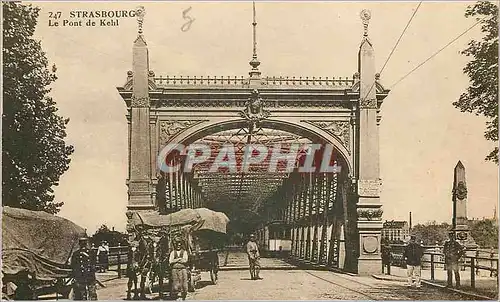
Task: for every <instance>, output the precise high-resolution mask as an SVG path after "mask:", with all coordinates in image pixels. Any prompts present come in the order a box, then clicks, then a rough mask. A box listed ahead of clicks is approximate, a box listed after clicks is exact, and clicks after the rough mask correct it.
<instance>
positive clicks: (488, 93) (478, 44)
mask: <svg viewBox="0 0 500 302" xmlns="http://www.w3.org/2000/svg"><path fill="white" fill-rule="evenodd" d="M465 16H466V17H467V18H469V17H475V18H476V19H477V20H478V21H479V20H481V21H480V24H481V31H482V33H483V37H482V39H481V40H480V41H476V40H472V41H470V42H469V44H468V45H469V46H468V47H467V49H465V50H464V51H462V54H464V55H466V56H467V57H472V59H471V61H470V62H468V63H467V64H466V66H465V68H464V73H465V74H467V75H468V76H469V80H470V86H469V87H468V88H467V91H466V92H464V93H463V94H462V95H461V96H460V98H459V99H458V101H456V102H454V103H453V105H454V106H455V107H456V108H458V109H460V111H462V112H471V113H472V112H473V113H475V114H476V115H484V116H485V117H486V118H487V119H488V121H487V122H486V131H485V133H484V136H485V138H486V139H487V140H491V141H495V142H496V141H498V6H497V5H496V4H495V3H494V2H488V1H479V2H477V3H476V4H474V5H472V6H469V7H468V8H467V10H466V12H465ZM483 18H484V19H483ZM486 160H491V161H494V162H496V163H497V164H498V147H495V148H494V150H492V151H491V152H490V154H489V155H488V156H486Z"/></svg>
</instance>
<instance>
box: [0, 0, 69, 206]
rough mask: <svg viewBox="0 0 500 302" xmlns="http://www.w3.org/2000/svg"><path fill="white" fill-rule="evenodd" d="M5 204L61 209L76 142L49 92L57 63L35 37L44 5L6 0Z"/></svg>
mask: <svg viewBox="0 0 500 302" xmlns="http://www.w3.org/2000/svg"><path fill="white" fill-rule="evenodd" d="M2 5H3V49H2V53H3V84H4V85H3V115H2V125H3V127H2V144H3V148H2V199H3V205H6V206H12V207H19V208H25V209H30V210H43V211H46V212H49V213H57V212H58V211H59V208H60V207H61V206H62V205H63V203H62V202H57V201H55V200H54V194H53V189H52V188H53V186H57V185H58V181H59V177H60V176H61V175H62V174H63V173H64V172H65V171H66V170H67V169H68V167H69V166H68V165H69V162H70V159H69V156H70V155H71V154H72V153H73V147H72V146H70V145H66V143H65V141H64V138H65V137H66V124H67V123H68V122H69V120H68V119H64V118H62V117H61V116H59V115H58V114H57V107H56V103H55V102H54V101H53V100H52V99H51V98H50V97H48V96H47V94H48V93H49V92H50V88H49V87H48V86H49V85H50V84H51V83H52V82H53V81H55V80H56V76H55V74H54V72H55V66H53V70H52V72H51V71H49V70H48V68H47V66H48V60H47V57H46V55H45V53H44V52H43V50H42V47H41V43H40V41H38V40H36V39H34V38H33V33H34V31H35V27H36V23H37V18H38V12H39V8H36V7H33V6H31V5H23V4H21V3H14V2H3V4H2Z"/></svg>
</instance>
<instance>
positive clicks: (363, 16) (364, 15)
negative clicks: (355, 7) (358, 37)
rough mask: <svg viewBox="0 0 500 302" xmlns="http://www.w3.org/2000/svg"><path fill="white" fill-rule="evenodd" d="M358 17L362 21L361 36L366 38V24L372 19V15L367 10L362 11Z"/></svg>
mask: <svg viewBox="0 0 500 302" xmlns="http://www.w3.org/2000/svg"><path fill="white" fill-rule="evenodd" d="M359 16H360V17H361V20H362V21H363V30H364V31H363V36H365V37H368V24H369V23H370V19H371V18H372V13H371V12H370V11H369V10H367V9H363V10H362V11H361V13H360V14H359Z"/></svg>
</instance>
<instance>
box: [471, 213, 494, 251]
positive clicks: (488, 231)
mask: <svg viewBox="0 0 500 302" xmlns="http://www.w3.org/2000/svg"><path fill="white" fill-rule="evenodd" d="M470 233H471V235H472V238H474V241H476V243H477V244H478V245H479V247H481V248H489V247H497V246H498V225H497V224H496V223H495V221H494V220H493V219H481V220H473V221H471V222H470Z"/></svg>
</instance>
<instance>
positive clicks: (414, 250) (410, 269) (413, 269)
mask: <svg viewBox="0 0 500 302" xmlns="http://www.w3.org/2000/svg"><path fill="white" fill-rule="evenodd" d="M423 255H424V250H423V248H422V246H421V245H420V244H419V243H417V237H416V236H415V235H411V236H410V242H409V243H408V245H407V246H405V250H404V253H403V258H404V260H405V261H406V267H407V268H406V274H407V276H408V284H407V286H408V287H411V286H412V285H413V279H415V285H416V287H417V288H420V287H421V285H420V273H421V268H422V267H421V265H422V256H423Z"/></svg>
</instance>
